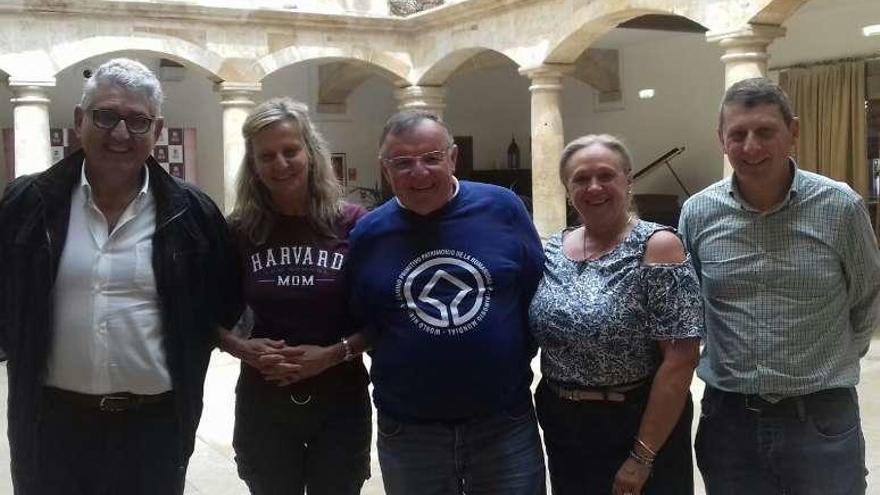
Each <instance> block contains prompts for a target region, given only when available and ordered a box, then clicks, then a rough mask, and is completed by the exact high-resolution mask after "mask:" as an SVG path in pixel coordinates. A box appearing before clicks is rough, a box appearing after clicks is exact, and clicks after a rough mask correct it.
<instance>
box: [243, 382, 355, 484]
mask: <svg viewBox="0 0 880 495" xmlns="http://www.w3.org/2000/svg"><path fill="white" fill-rule="evenodd" d="M246 380H247V378H244V379H243V380H242V381H241V382H239V386H238V390H237V394H236V403H235V432H234V434H233V442H232V444H233V447H234V448H235V462H236V464H238V474H239V476H240V477H241V479H242V480H244V482H245V483H246V484H247V486H248V489H249V490H250V492H251V494H253V495H297V494H299V495H301V494H303V493H308V494H309V495H356V494H358V493H360V490H361V487H362V486H363V484H364V481H365V480H366V479H367V478H369V477H370V438H371V435H372V419H371V418H372V409H371V407H370V397H369V395H368V392H367V387H366V385H364V386H353V387H348V388H334V389H332V390H327V389H324V390H321V389H317V390H315V389H312V390H310V391H304V390H302V389H299V390H297V388H295V387H293V388H279V387H277V386H275V385H274V384H270V383H267V382H264V383H259V382H254V381H246ZM256 380H259V381H262V379H261V378H257V379H256Z"/></svg>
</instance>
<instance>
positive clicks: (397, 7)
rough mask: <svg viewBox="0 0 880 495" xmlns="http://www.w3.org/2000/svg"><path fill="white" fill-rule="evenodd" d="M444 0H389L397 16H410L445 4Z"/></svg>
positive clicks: (393, 12)
mask: <svg viewBox="0 0 880 495" xmlns="http://www.w3.org/2000/svg"><path fill="white" fill-rule="evenodd" d="M443 2H444V0H388V6H389V7H390V8H391V13H392V14H393V15H397V16H408V15H412V14H415V13H417V12H421V11H423V10H427V9H430V8H432V7H438V6H440V5H443Z"/></svg>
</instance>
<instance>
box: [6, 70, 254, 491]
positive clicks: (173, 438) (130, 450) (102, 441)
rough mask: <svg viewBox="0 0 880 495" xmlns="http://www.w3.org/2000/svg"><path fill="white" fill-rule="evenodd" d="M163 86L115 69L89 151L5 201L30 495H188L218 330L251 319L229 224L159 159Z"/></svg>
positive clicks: (93, 111) (14, 452) (14, 425)
mask: <svg viewBox="0 0 880 495" xmlns="http://www.w3.org/2000/svg"><path fill="white" fill-rule="evenodd" d="M161 103H162V89H161V87H160V85H159V81H158V80H157V79H156V77H155V75H153V73H152V72H150V71H149V69H147V68H146V67H145V66H144V65H142V64H141V63H139V62H135V61H132V60H127V59H116V60H111V61H109V62H107V63H105V64H103V65H101V66H100V67H99V68H98V69H97V70H96V71H95V72H94V75H93V76H92V77H91V78H90V79H89V80H88V81H87V82H86V84H85V87H84V89H83V95H82V100H81V102H80V104H79V105H78V106H77V107H76V109H75V110H74V122H75V131H76V133H77V135H78V136H79V138H80V141H81V143H82V150H80V151H78V152H76V153H74V154H73V155H71V156H69V157H67V158H65V159H63V160H61V161H60V162H58V163H56V164H55V165H53V166H52V167H51V168H50V169H49V170H47V171H45V172H43V173H40V174H36V175H33V176H24V177H20V178H18V179H16V180H14V181H13V182H12V183H10V185H9V186H8V188H7V190H6V192H5V194H4V196H3V198H2V200H0V347H2V348H3V349H4V350H5V351H6V353H7V355H8V358H9V363H8V367H7V371H8V378H9V430H8V433H9V444H10V450H11V457H12V478H13V486H14V488H15V493H16V494H17V495H56V494H57V495H61V494H65V495H93V494H101V495H114V494H126V495H128V494H143V495H155V494H160V493H161V494H182V493H183V487H184V477H185V473H186V466H187V463H188V461H189V456H190V454H191V453H192V450H193V443H194V438H195V430H196V425H197V424H198V420H199V416H200V414H201V408H202V387H203V383H204V377H205V372H206V369H207V364H208V360H209V358H210V353H211V349H212V347H213V345H214V343H215V340H216V335H217V333H216V331H217V326H218V325H222V326H225V327H227V328H228V327H231V325H233V324H234V323H235V321H236V319H237V317H238V307H237V303H236V302H235V301H237V300H238V297H237V294H236V293H235V292H234V291H235V290H236V288H237V287H238V285H239V284H238V282H237V278H238V274H237V272H236V267H237V266H238V263H237V262H236V261H235V259H234V258H235V255H234V251H233V249H232V244H231V242H230V239H229V236H228V234H227V231H226V225H225V222H224V221H223V217H222V215H221V214H220V212H219V211H218V210H217V207H216V206H215V205H214V204H213V203H212V202H211V200H210V199H208V198H207V196H205V195H204V194H203V193H202V192H200V191H198V190H197V189H195V188H194V187H192V186H190V185H188V184H185V183H183V182H181V181H178V180H176V179H174V178H172V177H171V176H169V175H168V173H167V172H165V171H164V170H163V169H162V168H161V167H160V166H159V164H158V163H157V162H156V161H155V160H154V159H153V158H152V157H151V156H150V153H151V151H152V149H153V146H154V144H155V143H156V140H157V138H158V137H159V134H160V132H161V130H162V124H163V120H162V117H161Z"/></svg>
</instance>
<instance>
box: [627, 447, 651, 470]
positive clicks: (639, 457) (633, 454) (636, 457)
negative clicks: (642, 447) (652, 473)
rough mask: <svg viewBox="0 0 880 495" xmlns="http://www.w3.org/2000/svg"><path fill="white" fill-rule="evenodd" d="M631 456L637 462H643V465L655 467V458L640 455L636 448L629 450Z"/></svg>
mask: <svg viewBox="0 0 880 495" xmlns="http://www.w3.org/2000/svg"><path fill="white" fill-rule="evenodd" d="M629 457H630V458H631V459H632V460H634V461H636V462H637V463H639V464H641V465H642V466H646V467H649V468H650V467H654V459H648V458H647V457H645V456H642V455H639V454H638V453H637V452H636V451H635V450H630V451H629Z"/></svg>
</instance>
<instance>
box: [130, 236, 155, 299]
mask: <svg viewBox="0 0 880 495" xmlns="http://www.w3.org/2000/svg"><path fill="white" fill-rule="evenodd" d="M134 283H135V285H136V286H137V287H138V288H139V289H141V290H145V291H151V292H155V290H156V277H155V276H154V274H153V241H152V240H148V241H141V242H139V243H137V244H136V245H135V269H134Z"/></svg>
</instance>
